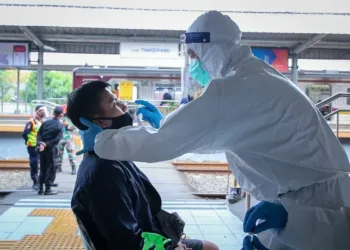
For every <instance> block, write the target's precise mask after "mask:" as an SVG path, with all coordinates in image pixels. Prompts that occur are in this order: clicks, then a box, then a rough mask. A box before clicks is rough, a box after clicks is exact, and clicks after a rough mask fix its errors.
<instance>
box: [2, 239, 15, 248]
mask: <svg viewBox="0 0 350 250" xmlns="http://www.w3.org/2000/svg"><path fill="white" fill-rule="evenodd" d="M15 244H17V241H10V240H8V241H0V250H5V249H6V250H7V249H11V248H12V246H13V245H15Z"/></svg>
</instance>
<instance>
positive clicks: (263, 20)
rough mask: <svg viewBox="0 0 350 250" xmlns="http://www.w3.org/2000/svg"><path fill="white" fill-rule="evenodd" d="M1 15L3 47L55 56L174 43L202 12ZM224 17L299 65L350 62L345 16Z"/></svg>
mask: <svg viewBox="0 0 350 250" xmlns="http://www.w3.org/2000/svg"><path fill="white" fill-rule="evenodd" d="M0 11H1V13H7V14H6V15H1V16H0V40H2V41H27V40H31V41H32V42H33V44H36V45H38V41H40V42H41V44H45V45H46V46H47V47H52V48H55V49H56V52H62V53H87V54H119V43H120V42H126V41H130V42H171V43H178V42H179V37H180V35H181V34H182V33H184V32H185V30H186V29H187V27H188V26H189V25H190V24H191V23H192V22H193V21H194V20H195V18H196V17H198V16H199V15H200V14H201V13H203V12H204V10H179V9H176V10H175V9H140V8H118V7H111V6H107V7H105V6H96V5H95V6H87V5H84V6H76V5H48V4H0ZM225 14H227V15H229V16H230V17H231V18H232V19H233V20H235V21H236V22H237V23H238V24H239V26H240V27H241V30H242V31H243V43H245V44H248V45H250V46H253V47H280V48H288V49H289V50H290V51H292V52H293V51H294V52H295V53H298V54H299V58H302V59H342V60H346V59H350V14H349V13H303V12H261V11H260V12H259V11H226V12H225ZM77 17H78V18H77ZM28 33H29V35H28ZM33 35H34V37H33ZM28 37H29V38H30V39H29V38H28ZM36 39H37V40H38V41H35V40H36ZM39 45H40V43H39ZM32 47H33V50H34V51H35V46H32Z"/></svg>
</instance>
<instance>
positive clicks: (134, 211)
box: [71, 153, 162, 250]
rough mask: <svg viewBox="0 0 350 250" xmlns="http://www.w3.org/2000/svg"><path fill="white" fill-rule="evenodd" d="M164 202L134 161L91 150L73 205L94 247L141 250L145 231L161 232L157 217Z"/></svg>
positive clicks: (78, 177)
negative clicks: (119, 159)
mask: <svg viewBox="0 0 350 250" xmlns="http://www.w3.org/2000/svg"><path fill="white" fill-rule="evenodd" d="M161 203H162V201H161V198H160V196H159V194H158V192H157V191H156V189H155V188H154V187H153V186H152V184H151V183H150V181H149V180H148V178H147V177H146V176H145V175H144V174H143V173H142V172H141V171H140V170H139V169H138V168H137V167H136V165H135V164H134V163H133V162H126V161H121V162H118V161H109V160H103V159H101V158H99V157H98V156H97V155H96V154H94V153H88V154H86V155H85V157H84V159H83V161H82V162H81V164H80V167H79V171H78V176H77V181H76V185H75V188H74V192H73V197H72V202H71V206H72V210H73V212H74V214H75V216H76V218H77V221H78V224H79V227H80V230H81V233H82V235H83V238H84V239H85V241H86V243H87V244H88V245H91V249H98V250H100V249H101V250H108V249H111V250H112V249H113V250H115V249H128V250H129V249H130V250H133V249H135V250H138V249H140V250H141V249H142V247H143V239H142V238H141V234H142V232H154V233H160V232H159V229H158V226H157V224H156V222H155V219H154V218H155V217H156V215H157V214H158V212H159V211H160V209H161ZM92 246H93V247H92Z"/></svg>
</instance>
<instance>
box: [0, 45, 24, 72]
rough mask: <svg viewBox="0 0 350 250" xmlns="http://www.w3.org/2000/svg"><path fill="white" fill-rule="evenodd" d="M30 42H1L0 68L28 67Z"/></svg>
mask: <svg viewBox="0 0 350 250" xmlns="http://www.w3.org/2000/svg"><path fill="white" fill-rule="evenodd" d="M28 66H29V45H28V43H10V42H6V43H5V42H0V68H10V67H28Z"/></svg>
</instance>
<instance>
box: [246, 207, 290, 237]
mask: <svg viewBox="0 0 350 250" xmlns="http://www.w3.org/2000/svg"><path fill="white" fill-rule="evenodd" d="M259 219H260V220H265V221H264V222H262V223H260V224H259V225H257V226H256V222H257V221H258V220H259ZM287 220H288V213H287V211H286V209H285V208H284V207H283V205H282V204H276V203H271V202H267V201H262V202H260V203H259V204H258V205H256V206H254V207H252V208H251V209H249V210H248V212H247V213H246V214H245V217H244V221H243V230H244V232H246V233H250V232H253V233H254V234H258V233H260V232H263V231H265V230H268V229H277V230H281V229H283V228H284V227H285V226H286V224H287Z"/></svg>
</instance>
